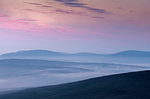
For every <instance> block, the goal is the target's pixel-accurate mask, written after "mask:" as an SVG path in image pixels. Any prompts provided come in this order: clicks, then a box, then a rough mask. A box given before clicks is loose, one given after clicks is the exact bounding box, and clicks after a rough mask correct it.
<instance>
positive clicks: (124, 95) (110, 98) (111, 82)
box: [0, 71, 150, 99]
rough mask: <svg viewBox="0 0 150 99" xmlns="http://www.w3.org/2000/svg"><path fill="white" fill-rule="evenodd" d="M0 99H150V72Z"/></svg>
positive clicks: (99, 79)
mask: <svg viewBox="0 0 150 99" xmlns="http://www.w3.org/2000/svg"><path fill="white" fill-rule="evenodd" d="M0 99H150V71H141V72H133V73H125V74H118V75H111V76H105V77H99V78H93V79H89V80H84V81H79V82H74V83H68V84H62V85H56V86H46V87H39V88H32V89H26V90H22V91H18V92H14V93H9V94H5V95H1V96H0Z"/></svg>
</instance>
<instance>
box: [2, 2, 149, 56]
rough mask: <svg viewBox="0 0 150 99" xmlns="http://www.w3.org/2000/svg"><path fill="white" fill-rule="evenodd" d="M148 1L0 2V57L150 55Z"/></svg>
mask: <svg viewBox="0 0 150 99" xmlns="http://www.w3.org/2000/svg"><path fill="white" fill-rule="evenodd" d="M149 5H150V0H0V54H1V53H6V52H12V51H18V50H32V49H46V50H51V51H59V52H70V53H75V52H95V53H114V52H118V51H123V50H143V51H150V46H149V45H150V43H149V42H150V39H149V38H150V19H149V18H150V6H149Z"/></svg>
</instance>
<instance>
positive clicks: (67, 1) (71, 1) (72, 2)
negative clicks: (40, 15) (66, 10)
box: [55, 0, 109, 14]
mask: <svg viewBox="0 0 150 99" xmlns="http://www.w3.org/2000/svg"><path fill="white" fill-rule="evenodd" d="M55 1H57V2H61V3H62V4H63V5H66V6H70V7H79V8H82V9H86V10H89V11H92V12H97V13H104V14H108V13H109V12H108V11H106V10H104V9H99V8H93V7H89V6H88V5H87V4H85V3H81V2H79V0H55Z"/></svg>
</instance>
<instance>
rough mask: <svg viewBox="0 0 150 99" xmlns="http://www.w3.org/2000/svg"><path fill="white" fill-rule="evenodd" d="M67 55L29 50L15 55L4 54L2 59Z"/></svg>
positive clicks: (14, 53)
mask: <svg viewBox="0 0 150 99" xmlns="http://www.w3.org/2000/svg"><path fill="white" fill-rule="evenodd" d="M65 54H66V53H61V52H53V51H48V50H27V51H18V52H13V53H6V54H2V55H1V56H0V57H4V58H5V57H48V56H63V55H65Z"/></svg>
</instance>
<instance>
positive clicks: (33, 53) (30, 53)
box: [0, 50, 150, 58]
mask: <svg viewBox="0 0 150 99" xmlns="http://www.w3.org/2000/svg"><path fill="white" fill-rule="evenodd" d="M55 56H59V57H60V56H69V57H70V56H72V57H75V56H86V57H87V56H89V57H94V56H96V57H98V56H99V57H101V56H105V57H110V56H111V57H117V56H119V57H124V56H125V57H150V52H146V51H136V50H128V51H122V52H118V53H114V54H97V53H86V52H82V53H74V54H71V53H62V52H53V51H49V50H26V51H18V52H12V53H6V54H2V55H0V57H1V58H13V57H14V58H17V57H55Z"/></svg>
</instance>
